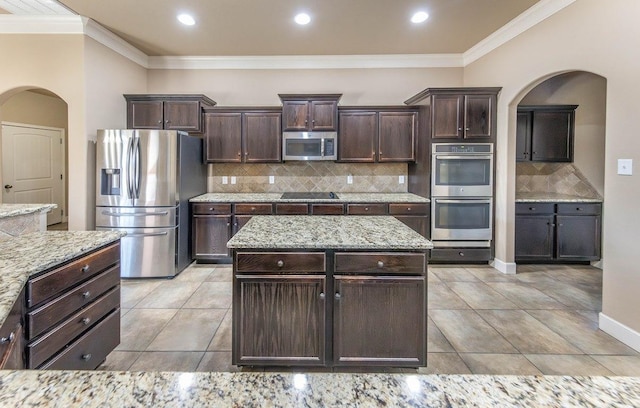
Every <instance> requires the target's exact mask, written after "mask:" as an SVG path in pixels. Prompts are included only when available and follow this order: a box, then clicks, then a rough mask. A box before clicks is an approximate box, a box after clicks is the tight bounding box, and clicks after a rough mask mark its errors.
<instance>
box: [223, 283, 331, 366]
mask: <svg viewBox="0 0 640 408" xmlns="http://www.w3.org/2000/svg"><path fill="white" fill-rule="evenodd" d="M325 319H326V313H325V277H324V275H306V276H300V275H286V276H283V275H262V276H256V275H249V276H243V275H237V276H236V277H235V280H234V304H233V332H234V337H233V338H234V340H233V341H234V347H233V356H232V360H233V361H232V363H233V364H235V365H251V364H262V365H265V364H267V365H296V366H302V365H324V364H325ZM242 340H244V341H242Z"/></svg>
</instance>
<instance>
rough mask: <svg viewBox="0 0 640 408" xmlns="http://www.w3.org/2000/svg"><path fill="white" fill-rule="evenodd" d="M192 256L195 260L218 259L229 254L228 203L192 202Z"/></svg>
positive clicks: (230, 217) (229, 212)
mask: <svg viewBox="0 0 640 408" xmlns="http://www.w3.org/2000/svg"><path fill="white" fill-rule="evenodd" d="M191 208H192V220H191V222H192V226H191V227H192V231H191V232H192V237H191V240H192V251H193V253H192V256H193V258H194V259H196V260H219V259H224V258H228V257H229V256H230V254H229V250H228V249H227V241H229V239H230V238H231V236H232V228H231V226H232V224H231V221H232V212H231V204H228V203H193V204H192V206H191Z"/></svg>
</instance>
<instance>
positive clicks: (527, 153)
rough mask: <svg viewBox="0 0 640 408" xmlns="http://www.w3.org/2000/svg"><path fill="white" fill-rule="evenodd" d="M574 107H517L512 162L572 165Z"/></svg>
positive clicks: (575, 106)
mask: <svg viewBox="0 0 640 408" xmlns="http://www.w3.org/2000/svg"><path fill="white" fill-rule="evenodd" d="M577 107H578V106H577V105H535V106H534V105H530V106H529V105H528V106H524V105H522V106H518V116H517V121H518V122H517V130H516V161H541V162H571V161H573V139H574V128H575V110H576V108H577Z"/></svg>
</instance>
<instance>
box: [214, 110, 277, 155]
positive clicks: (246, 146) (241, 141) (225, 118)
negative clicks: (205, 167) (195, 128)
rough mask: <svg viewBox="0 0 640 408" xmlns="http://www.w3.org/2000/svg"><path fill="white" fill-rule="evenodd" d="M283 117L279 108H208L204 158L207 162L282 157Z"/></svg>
mask: <svg viewBox="0 0 640 408" xmlns="http://www.w3.org/2000/svg"><path fill="white" fill-rule="evenodd" d="M281 120H282V113H281V111H280V109H271V108H255V109H243V110H237V109H227V108H224V109H218V108H213V109H205V113H204V122H205V126H204V127H205V132H204V137H205V146H206V147H205V160H206V161H207V162H208V163H218V162H232V163H233V162H235V163H241V162H245V163H264V162H279V161H281V157H282V147H281V140H282V132H281Z"/></svg>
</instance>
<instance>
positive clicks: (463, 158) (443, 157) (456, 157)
mask: <svg viewBox="0 0 640 408" xmlns="http://www.w3.org/2000/svg"><path fill="white" fill-rule="evenodd" d="M492 158H493V156H491V155H485V154H483V155H479V154H478V155H469V156H438V155H436V159H438V160H478V159H487V160H491V159H492Z"/></svg>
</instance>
